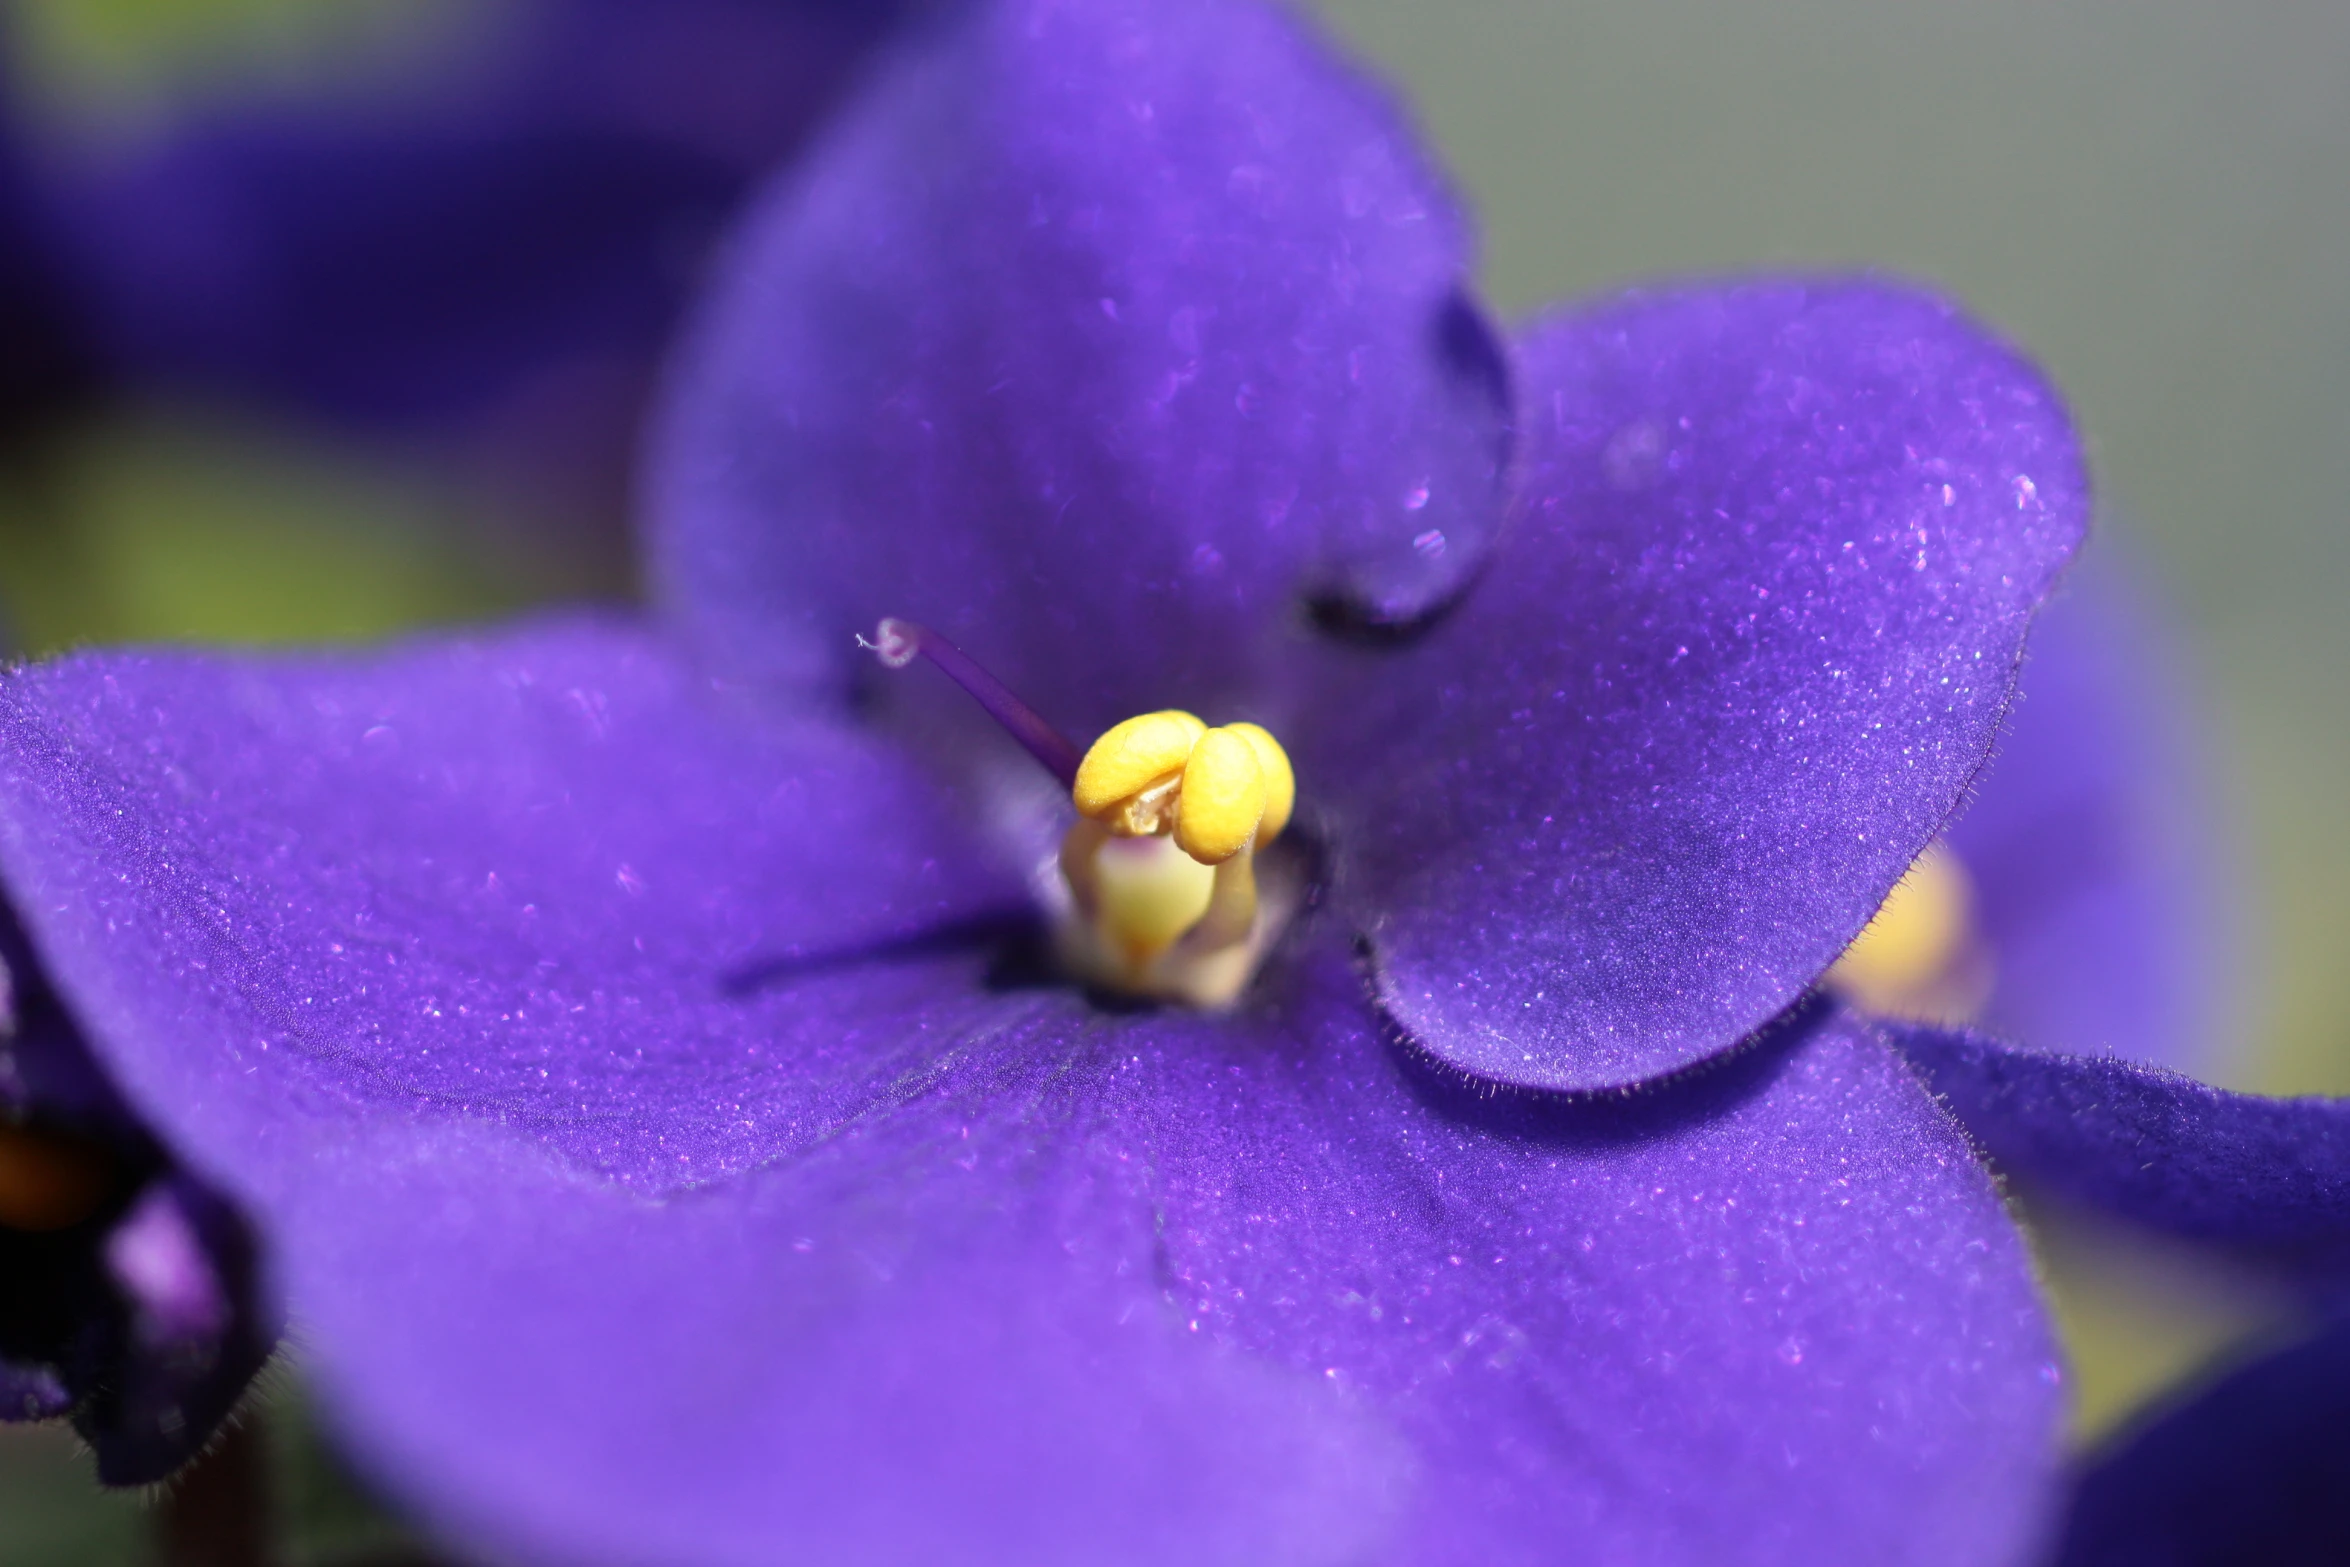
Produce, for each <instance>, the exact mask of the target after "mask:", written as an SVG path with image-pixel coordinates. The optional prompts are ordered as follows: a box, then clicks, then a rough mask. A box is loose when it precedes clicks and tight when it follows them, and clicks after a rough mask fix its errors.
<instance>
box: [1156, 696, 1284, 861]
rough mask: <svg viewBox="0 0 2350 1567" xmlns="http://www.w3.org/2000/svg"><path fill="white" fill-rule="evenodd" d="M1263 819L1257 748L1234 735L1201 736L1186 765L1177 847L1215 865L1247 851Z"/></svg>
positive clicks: (1216, 731)
mask: <svg viewBox="0 0 2350 1567" xmlns="http://www.w3.org/2000/svg"><path fill="white" fill-rule="evenodd" d="M1264 818H1265V770H1264V769H1263V768H1262V767H1259V766H1258V765H1257V748H1256V747H1255V746H1253V745H1251V744H1249V742H1248V739H1247V737H1246V736H1243V735H1236V734H1234V733H1233V732H1232V731H1231V730H1229V729H1211V730H1209V731H1208V732H1207V733H1206V734H1204V735H1201V736H1200V737H1199V743H1198V744H1197V745H1194V746H1193V747H1192V748H1191V756H1190V759H1189V760H1187V761H1186V762H1184V764H1183V795H1182V801H1181V804H1180V805H1179V806H1178V807H1177V808H1176V814H1175V843H1176V846H1177V847H1178V848H1180V849H1182V850H1183V852H1184V853H1186V854H1188V855H1190V856H1191V857H1192V858H1193V859H1195V860H1197V861H1199V862H1200V863H1201V864H1202V865H1215V864H1218V863H1220V862H1222V861H1225V860H1229V859H1230V858H1232V856H1234V855H1235V854H1238V853H1239V852H1240V851H1241V850H1243V849H1245V848H1247V847H1248V846H1249V843H1250V841H1251V840H1252V839H1254V838H1255V837H1256V835H1257V824H1258V823H1259V822H1261V821H1263V820H1264Z"/></svg>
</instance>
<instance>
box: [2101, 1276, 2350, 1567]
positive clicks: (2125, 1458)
mask: <svg viewBox="0 0 2350 1567" xmlns="http://www.w3.org/2000/svg"><path fill="white" fill-rule="evenodd" d="M2055 1560H2056V1563H2057V1567H2233V1564H2235V1563H2239V1562H2261V1563H2264V1564H2268V1567H2332V1564H2334V1563H2338V1562H2341V1561H2344V1560H2350V1326H2345V1325H2344V1324H2342V1323H2340V1322H2336V1323H2334V1324H2333V1325H2331V1326H2329V1327H2328V1328H2326V1329H2325V1331H2323V1332H2321V1333H2319V1334H2317V1335H2316V1336H2314V1337H2312V1338H2310V1339H2308V1340H2305V1341H2304V1342H2302V1343H2299V1344H2295V1345H2293V1346H2291V1347H2290V1348H2288V1349H2285V1350H2282V1351H2279V1352H2278V1353H2275V1354H2272V1355H2268V1356H2264V1357H2263V1358H2261V1359H2259V1360H2256V1361H2254V1362H2252V1363H2251V1364H2250V1365H2247V1366H2242V1367H2239V1368H2238V1369H2236V1370H2234V1371H2232V1372H2230V1373H2228V1374H2227V1375H2226V1376H2224V1377H2222V1378H2220V1379H2219V1380H2218V1381H2217V1382H2215V1383H2213V1384H2212V1385H2211V1386H2209V1387H2207V1388H2201V1389H2198V1390H2197V1391H2196V1392H2195V1393H2194V1394H2193V1395H2191V1396H2189V1397H2187V1398H2185V1399H2183V1400H2181V1401H2179V1402H2178V1403H2176V1404H2174V1405H2173V1406H2172V1407H2170V1408H2168V1409H2165V1410H2163V1411H2161V1412H2160V1413H2159V1414H2157V1415H2156V1416H2154V1417H2153V1418H2152V1419H2149V1420H2147V1421H2145V1422H2143V1423H2142V1424H2140V1425H2139V1426H2137V1427H2136V1428H2135V1429H2133V1430H2131V1431H2128V1432H2126V1433H2125V1434H2124V1435H2123V1436H2121V1437H2120V1438H2119V1439H2118V1440H2116V1441H2114V1442H2112V1443H2110V1444H2109V1445H2108V1446H2107V1447H2106V1448H2105V1449H2104V1450H2103V1451H2101V1452H2099V1453H2097V1454H2095V1455H2094V1456H2093V1457H2092V1458H2091V1459H2090V1460H2089V1462H2088V1463H2086V1464H2085V1465H2084V1466H2083V1468H2082V1472H2081V1474H2080V1476H2079V1478H2078V1480H2077V1482H2076V1484H2075V1488H2074V1493H2073V1497H2072V1505H2071V1508H2070V1511H2069V1514H2068V1516H2067V1517H2066V1519H2065V1526H2064V1534H2063V1544H2062V1546H2061V1547H2060V1548H2059V1550H2058V1551H2057V1554H2056V1558H2055Z"/></svg>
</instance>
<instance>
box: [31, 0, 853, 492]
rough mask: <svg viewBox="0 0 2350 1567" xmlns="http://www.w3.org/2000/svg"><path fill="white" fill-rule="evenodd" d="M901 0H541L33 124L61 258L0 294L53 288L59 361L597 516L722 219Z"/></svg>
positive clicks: (830, 94)
mask: <svg viewBox="0 0 2350 1567" xmlns="http://www.w3.org/2000/svg"><path fill="white" fill-rule="evenodd" d="M898 9H900V8H899V7H897V6H895V5H892V4H889V3H887V0H871V3H859V0H671V3H667V4H663V5H659V6H643V5H634V4H628V3H625V0H525V3H522V4H518V5H514V6H509V7H503V8H494V9H491V10H489V11H488V12H487V14H486V15H485V16H484V17H483V18H481V19H478V20H477V21H475V23H474V25H472V26H470V27H465V28H459V29H454V30H453V31H454V32H455V34H456V36H454V37H452V38H450V39H448V40H446V41H445V42H444V43H442V45H441V46H440V47H438V48H436V49H431V50H425V51H422V55H423V57H422V58H419V59H414V60H406V61H403V62H401V64H400V66H399V67H398V68H393V69H381V70H377V71H374V72H371V73H352V74H354V75H355V76H356V78H357V79H356V80H350V81H344V80H328V81H321V82H317V83H314V84H309V85H306V86H303V87H300V88H288V89H281V90H279V91H278V92H277V93H275V94H274V95H271V96H267V97H262V98H258V99H255V98H250V97H239V98H230V99H222V100H220V101H215V102H207V101H204V100H201V99H199V100H196V101H194V102H190V103H186V104H183V105H180V106H178V107H176V108H175V109H174V110H173V111H172V112H171V113H169V114H167V115H166V116H164V117H163V118H162V119H161V120H160V122H159V123H157V124H155V125H152V126H143V127H140V128H138V129H137V131H136V132H135V133H134V134H131V135H129V136H127V137H126V136H123V135H120V134H116V135H110V136H100V137H94V138H92V137H84V138H79V140H80V141H86V142H88V143H89V145H79V144H77V138H75V137H73V136H70V135H68V134H66V133H65V132H64V131H63V130H62V129H61V128H59V127H55V126H48V125H43V124H38V123H35V124H28V125H25V126H23V127H21V128H22V130H23V131H24V132H25V133H26V135H27V136H28V139H29V145H30V146H31V148H32V149H33V151H34V153H35V154H36V155H35V156H34V157H32V158H30V159H29V160H28V159H26V158H24V157H22V156H19V158H18V160H17V161H18V168H17V169H16V170H15V171H14V173H15V175H16V181H15V183H14V184H12V185H10V186H9V187H8V188H7V189H0V201H7V202H9V205H10V209H11V214H10V215H11V221H12V223H15V226H12V227H11V229H10V230H9V231H8V232H9V233H10V235H11V237H12V239H17V240H21V241H23V243H21V244H17V245H13V246H12V250H13V251H14V252H15V253H16V257H17V258H19V259H15V260H13V261H12V265H14V266H15V267H17V268H19V269H22V268H29V267H33V266H39V267H40V268H42V271H43V275H42V276H40V277H38V278H29V277H28V278H26V279H23V280H21V282H22V286H18V285H19V280H18V279H15V278H9V279H6V281H7V282H8V283H9V285H10V286H9V288H8V289H7V290H6V292H5V294H4V295H0V298H5V299H6V300H7V301H9V308H11V309H12V310H13V309H14V308H15V304H16V302H18V301H24V300H33V299H37V300H38V309H37V310H35V309H31V308H28V309H27V311H26V314H27V315H28V316H32V317H37V319H38V320H39V322H40V323H41V325H42V327H43V332H44V336H45V338H46V340H47V341H48V343H49V344H50V346H51V355H50V357H51V359H52V361H53V364H52V368H51V371H50V374H49V376H48V377H47V380H48V382H49V384H50V385H51V386H52V387H54V386H55V385H56V383H57V380H58V378H59V377H60V376H70V377H71V379H72V381H73V382H74V383H75V384H76V385H78V386H80V387H81V388H82V389H83V390H84V392H85V393H86V392H87V391H89V390H90V389H92V388H109V389H114V390H117V391H127V392H134V393H137V394H140V395H145V396H156V395H181V396H191V395H192V396H196V397H201V398H205V399H209V400H213V401H217V402H228V403H232V404H235V403H242V404H244V405H247V406H249V407H253V408H257V409H261V410H265V411H267V412H269V413H271V414H273V415H277V416H281V417H292V418H294V419H297V420H300V421H305V422H310V423H314V424H321V425H323V426H324V427H326V428H329V429H334V430H338V431H342V432H346V433H355V434H358V435H360V436H362V437H364V438H367V439H371V440H377V441H391V442H396V443H399V444H400V445H402V446H403V447H406V448H408V449H411V450H421V451H423V452H424V453H426V454H429V455H432V456H435V457H437V458H440V459H442V460H448V461H455V462H457V463H459V464H461V465H463V466H465V467H466V468H468V469H470V470H472V471H475V472H478V473H481V474H484V475H486V476H487V477H488V478H490V479H491V480H493V481H494V482H496V483H497V484H499V485H500V486H501V487H502V489H503V490H504V491H505V493H507V494H508V495H510V496H511V497H512V498H514V499H516V500H518V501H519V502H521V503H522V505H523V506H524V507H525V508H526V509H528V510H531V511H535V512H537V513H539V514H540V515H541V518H542V520H551V519H552V518H554V517H561V518H563V519H565V525H566V527H568V528H570V529H571V530H573V531H575V532H583V533H584V532H585V531H586V530H588V529H589V528H590V526H591V524H596V523H601V524H602V525H603V529H604V531H605V532H607V533H608V532H610V531H612V530H613V528H615V527H616V526H617V520H618V519H619V517H620V516H621V515H622V513H623V511H624V508H625V505H626V492H627V487H628V474H627V472H626V461H627V457H628V455H629V454H630V452H631V451H632V450H633V449H634V446H635V441H634V432H635V430H636V428H637V425H638V423H639V421H640V417H641V413H642V409H643V404H644V400H645V397H646V395H647V392H648V389H649V384H650V379H651V371H652V367H653V363H654V359H655V356H656V354H657V353H658V351H659V349H660V347H661V345H662V344H663V343H664V342H665V341H666V339H667V337H668V336H669V334H670V332H671V330H672V329H673V327H674V325H675V322H676V319H677V316H678V314H679V311H680V309H681V308H682V306H683V304H684V302H685V301H686V299H687V298H688V297H689V296H690V294H691V292H692V290H693V289H694V287H695V286H696V285H697V283H698V282H699V280H700V278H701V276H702V274H703V272H704V269H705V267H706V265H707V263H708V260H709V254H710V250H711V248H712V245H713V243H714V242H715V240H716V238H717V236H718V234H719V232H720V231H721V228H722V226H723V224H724V223H725V222H726V220H727V219H728V218H730V217H731V216H732V214H733V212H734V210H735V208H736V206H737V205H738V203H739V202H740V200H741V199H742V198H743V196H744V195H745V194H746V193H747V191H748V190H749V189H750V188H751V185H752V182H753V181H754V180H755V179H756V178H757V177H759V176H760V175H762V174H764V173H766V172H768V171H769V170H771V169H773V168H774V167H775V166H776V165H777V164H778V163H779V162H780V161H782V160H783V159H784V158H785V157H786V156H787V155H788V154H789V153H790V152H792V151H793V150H794V149H795V148H796V147H797V146H798V145H799V143H800V142H801V141H802V140H803V139H804V138H805V136H806V135H807V134H808V132H809V130H810V129H811V127H812V126H813V125H814V124H815V123H816V122H817V120H818V118H819V117H820V116H821V114H822V112H823V111H824V110H825V109H826V107H827V106H828V105H829V104H830V103H831V101H832V100H833V99H834V98H835V97H836V96H837V95H838V94H839V93H840V92H841V91H842V90H844V88H845V87H846V85H847V83H848V82H849V80H850V79H851V78H852V76H853V75H854V72H855V69H856V67H857V66H858V64H859V62H860V61H861V60H862V59H863V57H864V56H865V54H866V53H867V52H868V50H869V48H870V46H871V44H872V43H873V42H874V40H875V39H876V38H877V37H878V36H879V35H880V34H881V33H882V31H883V30H884V29H885V27H886V26H887V25H889V23H890V22H891V20H892V18H893V15H894V13H895V12H896V11H897V10H898ZM6 177H8V176H7V175H6V174H5V173H0V178H6ZM11 198H14V199H13V200H11ZM18 219H21V221H17V220H18Z"/></svg>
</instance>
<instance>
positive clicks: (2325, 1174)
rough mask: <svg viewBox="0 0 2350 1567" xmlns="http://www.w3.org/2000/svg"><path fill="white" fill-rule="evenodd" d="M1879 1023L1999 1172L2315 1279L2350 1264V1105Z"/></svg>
mask: <svg viewBox="0 0 2350 1567" xmlns="http://www.w3.org/2000/svg"><path fill="white" fill-rule="evenodd" d="M1880 1026H1881V1029H1882V1032H1883V1034H1884V1037H1886V1038H1887V1039H1888V1040H1890V1041H1891V1042H1892V1043H1893V1044H1894V1045H1895V1046H1896V1047H1897V1048H1898V1049H1899V1050H1900V1051H1901V1052H1902V1053H1903V1054H1904V1055H1906V1056H1907V1057H1908V1058H1909V1059H1910V1060H1911V1061H1912V1062H1913V1063H1915V1064H1916V1066H1917V1067H1918V1069H1919V1071H1920V1072H1921V1074H1922V1075H1923V1076H1924V1077H1925V1079H1926V1081H1927V1083H1928V1084H1929V1086H1931V1087H1932V1088H1933V1090H1934V1092H1935V1093H1937V1094H1939V1095H1941V1096H1942V1098H1943V1100H1944V1101H1945V1102H1946V1103H1947V1104H1948V1105H1949V1106H1950V1108H1951V1109H1952V1110H1953V1111H1954V1112H1955V1113H1956V1114H1957V1116H1958V1118H1959V1120H1960V1121H1961V1122H1962V1123H1963V1124H1964V1125H1965V1126H1966V1129H1967V1131H1968V1133H1969V1135H1971V1136H1972V1137H1973V1138H1974V1139H1975V1141H1976V1142H1977V1143H1979V1144H1980V1145H1981V1146H1982V1147H1983V1148H1984V1149H1985V1150H1986V1151H1987V1152H1988V1153H1989V1154H1990V1155H1991V1157H1992V1158H1993V1159H1994V1160H1995V1161H1997V1162H1998V1163H1999V1164H2000V1165H2001V1166H2002V1167H2003V1168H2005V1169H2007V1170H2010V1171H2012V1172H2014V1173H2015V1174H2017V1175H2021V1176H2024V1177H2026V1178H2028V1179H2030V1180H2032V1181H2034V1182H2036V1183H2039V1184H2041V1185H2044V1186H2046V1187H2048V1188H2050V1189H2052V1190H2054V1191H2056V1192H2058V1193H2060V1194H2062V1195H2064V1196H2067V1197H2070V1198H2072V1199H2074V1200H2075V1201H2078V1202H2081V1203H2084V1204H2087V1205H2090V1206H2094V1207H2096V1208H2099V1209H2102V1210H2103V1211H2105V1212H2108V1213H2112V1214H2116V1215H2118V1216H2120V1217H2122V1218H2125V1219H2130V1220H2133V1221H2135V1222H2138V1223H2141V1224H2147V1225H2151V1226H2154V1227H2156V1228H2158V1229H2162V1230H2168V1231H2171V1232H2173V1233H2176V1234H2179V1235H2184V1236H2189V1237H2192V1238H2195V1239H2199V1240H2208V1241H2215V1242H2219V1243H2222V1244H2225V1245H2229V1246H2234V1247H2239V1248H2243V1249H2245V1250H2248V1251H2253V1252H2257V1253H2260V1254H2262V1255H2263V1256H2265V1257H2268V1258H2271V1259H2273V1260H2275V1261H2278V1262H2280V1263H2284V1264H2286V1265H2289V1266H2295V1267H2298V1268H2301V1269H2304V1270H2307V1271H2308V1272H2309V1273H2310V1274H2311V1275H2312V1276H2313V1277H2315V1278H2317V1279H2319V1280H2321V1281H2325V1280H2334V1279H2339V1278H2340V1277H2341V1276H2342V1274H2343V1272H2344V1270H2345V1268H2346V1267H2350V1101H2344V1100H2339V1099H2265V1098H2260V1097H2257V1096H2254V1095H2251V1094H2231V1093H2226V1092H2223V1091H2222V1090H2220V1089H2217V1088H2212V1087H2209V1086H2207V1085H2205V1084H2203V1083H2198V1082H2196V1081H2195V1080H2194V1079H2193V1078H2189V1077H2182V1076H2180V1075H2179V1074H2177V1073H2176V1072H2170V1071H2165V1070H2164V1069H2162V1068H2160V1067H2152V1066H2143V1065H2140V1064H2138V1063H2137V1062H2133V1061H2125V1060H2120V1059H2117V1058H2114V1057H2110V1056H2103V1057H2092V1056H2068V1055H2051V1054H2043V1053H2041V1052H2039V1051H2029V1050H2019V1049H2016V1048H2014V1047H2012V1046H2008V1045H2002V1044H1999V1043H1997V1042H1996V1041H1994V1040H1991V1039H1988V1038H1986V1037H1984V1036H1982V1035H1980V1034H1972V1033H1965V1032H1960V1031H1957V1030H1945V1029H1936V1028H1929V1027H1924V1026H1919V1025H1912V1024H1891V1023H1889V1024H1883V1025H1880Z"/></svg>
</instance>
